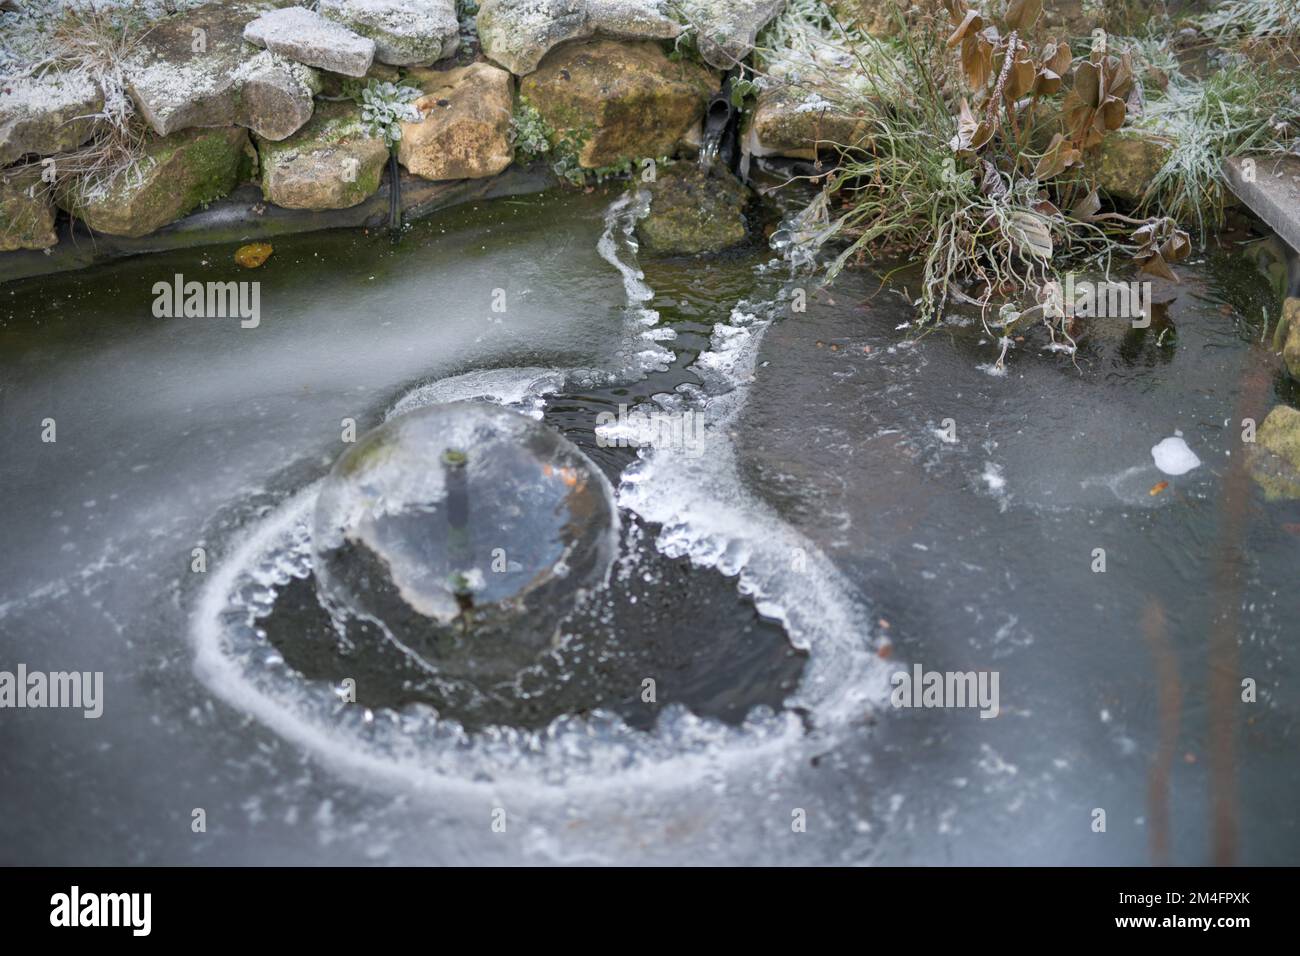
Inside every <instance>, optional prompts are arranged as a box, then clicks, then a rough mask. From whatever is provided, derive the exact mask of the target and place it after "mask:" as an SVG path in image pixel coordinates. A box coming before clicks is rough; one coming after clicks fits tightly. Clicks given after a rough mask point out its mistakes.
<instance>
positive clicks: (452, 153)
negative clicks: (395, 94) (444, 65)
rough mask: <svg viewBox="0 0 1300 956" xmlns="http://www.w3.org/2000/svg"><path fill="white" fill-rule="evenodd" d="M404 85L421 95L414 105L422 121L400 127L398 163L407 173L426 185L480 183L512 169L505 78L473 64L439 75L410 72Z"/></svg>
mask: <svg viewBox="0 0 1300 956" xmlns="http://www.w3.org/2000/svg"><path fill="white" fill-rule="evenodd" d="M406 82H408V83H412V84H414V85H415V86H417V87H418V88H419V89H421V90H423V91H424V96H422V97H421V98H420V99H418V100H416V101H415V107H416V108H417V109H419V110H420V112H421V114H423V119H421V120H420V121H419V122H418V123H403V124H402V138H401V140H399V141H398V147H397V159H398V161H399V162H400V163H401V164H402V165H403V166H405V167H406V168H407V169H408V170H410V171H411V172H412V173H414V174H415V175H416V176H421V177H423V178H425V179H479V178H481V177H483V176H495V175H496V174H497V173H499V172H501V171H502V170H503V169H505V168H506V167H507V166H509V165H510V161H511V159H513V158H514V147H513V146H511V143H510V117H511V113H512V111H513V108H514V81H513V80H512V79H511V77H510V74H509V73H507V72H506V71H505V70H502V69H498V68H497V67H495V66H492V65H491V64H488V63H471V64H470V65H469V66H465V67H460V68H458V69H453V70H446V71H443V72H438V71H434V70H413V71H412V72H411V73H409V74H408V75H407V78H406Z"/></svg>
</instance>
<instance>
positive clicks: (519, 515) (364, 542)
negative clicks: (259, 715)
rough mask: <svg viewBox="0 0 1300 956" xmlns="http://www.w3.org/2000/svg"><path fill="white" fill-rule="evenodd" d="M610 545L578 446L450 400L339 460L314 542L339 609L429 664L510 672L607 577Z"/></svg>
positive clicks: (614, 517) (383, 429)
mask: <svg viewBox="0 0 1300 956" xmlns="http://www.w3.org/2000/svg"><path fill="white" fill-rule="evenodd" d="M617 542H618V510H617V507H616V505H615V503H614V496H613V491H612V489H611V488H610V485H609V482H608V481H607V480H606V478H605V476H604V475H603V474H602V473H601V472H600V470H599V469H598V468H597V467H596V466H595V465H594V464H592V462H591V461H590V460H589V459H588V458H587V457H586V456H585V455H583V454H582V452H581V451H579V450H578V448H577V447H576V446H574V445H573V444H572V443H571V442H569V441H568V440H567V439H565V438H564V437H563V436H562V435H560V434H559V433H557V432H556V431H554V430H553V429H551V428H549V427H547V426H546V425H543V424H542V423H540V422H537V421H534V420H533V419H531V418H529V417H527V416H525V415H521V414H519V413H517V412H513V411H509V410H507V409H504V408H500V407H498V406H493V405H486V404H481V403H468V402H459V403H454V404H448V405H433V406H428V407H424V408H420V409H417V410H415V411H411V412H408V413H406V414H404V415H400V416H397V417H395V418H392V419H390V420H389V421H388V422H386V423H385V424H383V425H381V426H380V427H378V428H376V429H374V430H373V431H371V432H369V433H367V434H366V435H365V436H363V437H362V438H361V439H360V440H359V441H358V442H357V443H356V444H355V445H354V446H353V447H352V448H350V449H348V451H346V452H345V453H344V454H343V455H342V456H341V457H340V458H339V460H338V461H337V462H336V463H335V465H334V468H333V469H332V471H331V472H330V474H329V476H328V477H327V478H326V480H325V482H324V484H323V485H322V487H321V491H320V496H319V498H318V499H317V503H316V510H315V515H314V519H313V532H312V553H313V564H314V569H315V573H316V579H317V586H318V589H319V591H320V594H321V597H322V600H323V601H324V603H326V604H327V605H328V606H329V607H331V608H332V609H334V610H335V611H336V612H343V613H344V614H351V615H354V616H356V617H359V618H362V619H365V620H369V621H372V622H374V623H377V624H379V625H381V626H382V628H383V629H384V630H385V631H386V632H387V635H388V637H390V638H391V639H393V640H395V641H397V642H398V643H400V644H401V645H402V646H403V647H404V648H406V649H407V650H408V651H409V652H410V653H411V654H413V655H415V656H416V657H418V658H419V659H420V660H421V662H422V663H424V664H425V665H426V666H427V667H429V668H430V669H431V670H434V671H437V672H439V673H445V674H448V675H451V676H456V677H481V676H500V677H508V676H509V675H511V674H513V673H515V672H517V671H518V670H519V669H521V668H523V667H526V666H528V665H529V664H530V663H532V662H533V661H535V660H536V659H537V656H538V654H540V653H541V652H542V651H544V650H545V649H546V648H547V647H549V646H551V644H552V643H553V642H554V641H555V640H556V638H557V636H558V628H559V624H560V622H561V620H562V619H563V617H564V616H565V615H566V614H568V613H569V612H570V611H571V610H572V608H573V607H574V604H575V602H576V601H577V600H578V599H579V597H580V596H581V595H582V593H583V592H585V591H588V590H590V589H591V588H593V587H596V586H598V585H600V584H602V583H603V582H604V581H605V580H606V578H607V576H608V573H609V568H610V566H611V564H612V562H613V559H614V556H615V552H616V550H617Z"/></svg>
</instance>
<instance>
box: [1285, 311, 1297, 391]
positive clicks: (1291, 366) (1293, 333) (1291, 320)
mask: <svg viewBox="0 0 1300 956" xmlns="http://www.w3.org/2000/svg"><path fill="white" fill-rule="evenodd" d="M1282 327H1283V328H1284V329H1285V330H1286V341H1285V344H1284V345H1283V346H1282V359H1283V361H1285V362H1286V367H1287V371H1289V372H1290V373H1291V377H1292V378H1294V379H1296V380H1297V381H1300V299H1294V298H1293V299H1287V300H1286V302H1285V303H1284V304H1283V306H1282Z"/></svg>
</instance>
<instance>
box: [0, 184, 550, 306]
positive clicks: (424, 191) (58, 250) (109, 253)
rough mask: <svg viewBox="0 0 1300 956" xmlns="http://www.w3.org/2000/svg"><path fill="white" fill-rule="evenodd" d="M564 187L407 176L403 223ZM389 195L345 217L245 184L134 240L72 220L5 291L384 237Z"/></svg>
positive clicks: (11, 275) (13, 267)
mask: <svg viewBox="0 0 1300 956" xmlns="http://www.w3.org/2000/svg"><path fill="white" fill-rule="evenodd" d="M559 184H560V183H559V180H558V179H557V178H556V176H555V174H554V173H552V172H551V171H550V169H548V168H546V167H545V166H535V167H530V168H523V167H518V166H510V167H508V168H507V169H506V170H505V172H502V173H498V174H497V175H496V176H490V177H485V178H483V179H455V180H441V181H436V182H435V181H431V180H427V179H421V178H420V177H419V176H413V175H411V174H410V173H403V174H402V177H401V183H400V189H399V191H398V192H399V195H400V197H401V207H402V221H403V222H409V221H412V220H416V219H423V218H426V217H428V216H431V215H433V214H434V213H436V212H440V211H442V210H444V209H448V208H450V207H452V206H458V205H461V204H463V203H467V202H475V201H481V200H487V199H499V198H503V197H508V196H524V195H530V194H534V193H540V192H544V191H546V190H548V189H551V188H553V187H555V186H558V185H559ZM389 191H390V180H389V178H388V177H387V176H385V177H384V180H383V182H382V183H381V184H380V187H379V189H378V190H377V191H376V192H374V193H372V194H371V195H370V196H368V197H367V198H366V199H365V200H364V201H362V202H360V203H358V204H357V205H355V206H350V207H348V208H347V209H323V210H314V209H286V208H284V207H282V206H276V205H274V204H273V203H269V202H267V201H266V200H264V199H263V198H262V190H261V187H260V186H258V185H257V184H256V183H251V182H250V183H244V184H242V185H240V186H238V187H236V188H235V190H234V191H233V192H231V193H230V194H228V195H227V196H225V197H223V198H222V199H218V200H215V201H213V202H211V203H209V204H208V205H207V207H206V208H203V209H200V210H198V211H196V212H193V213H191V214H190V215H188V216H183V217H182V218H180V219H178V220H176V221H175V222H173V223H170V224H168V225H166V226H163V227H162V228H161V229H159V230H157V231H156V232H152V233H150V234H149V235H147V236H141V237H139V238H136V239H132V238H128V237H125V236H109V235H105V234H103V233H98V232H95V231H94V230H92V229H90V228H89V227H88V226H86V225H85V224H84V223H82V222H81V221H79V220H77V219H75V218H71V217H66V218H62V221H61V222H60V223H59V225H58V234H59V242H58V244H57V245H55V246H52V247H50V248H49V249H21V250H16V251H13V252H4V253H0V284H4V283H6V282H14V281H17V280H20V279H30V278H35V277H39V276H46V275H55V274H57V273H61V272H72V271H75V270H78V269H85V268H89V267H91V266H95V265H100V264H101V263H105V262H112V261H114V260H117V259H125V258H127V257H130V256H138V255H145V254H148V253H154V252H169V251H172V250H176V249H193V248H197V247H201V246H216V245H223V244H226V243H231V244H236V243H245V242H256V241H264V240H267V239H273V238H275V237H277V236H290V235H298V234H301V233H307V232H318V231H321V230H324V229H349V228H351V229H355V228H371V229H378V228H382V227H385V226H386V225H387V223H388V221H389V214H390V208H389V206H390V199H389Z"/></svg>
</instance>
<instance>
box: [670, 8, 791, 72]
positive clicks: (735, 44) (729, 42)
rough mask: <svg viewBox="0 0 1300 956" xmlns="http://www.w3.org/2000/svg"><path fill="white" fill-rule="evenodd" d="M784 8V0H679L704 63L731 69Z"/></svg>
mask: <svg viewBox="0 0 1300 956" xmlns="http://www.w3.org/2000/svg"><path fill="white" fill-rule="evenodd" d="M784 8H785V0H682V2H681V6H680V9H681V12H682V15H683V16H684V17H685V18H686V20H687V21H688V22H689V23H690V24H691V25H692V26H693V27H695V31H696V42H697V44H698V46H699V49H700V55H701V56H702V57H704V60H705V62H706V63H708V64H709V65H710V66H713V67H717V68H718V69H719V70H730V69H731V68H733V67H735V66H736V65H737V64H739V63H740V61H741V60H743V59H744V58H745V57H747V56H749V54H750V51H751V50H753V49H754V41H755V39H756V38H757V36H758V31H759V30H761V29H762V28H763V27H765V26H766V25H767V24H768V22H769V21H771V20H772V18H773V17H775V16H776V15H777V14H778V13H780V12H781V11H782V10H783V9H784Z"/></svg>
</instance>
